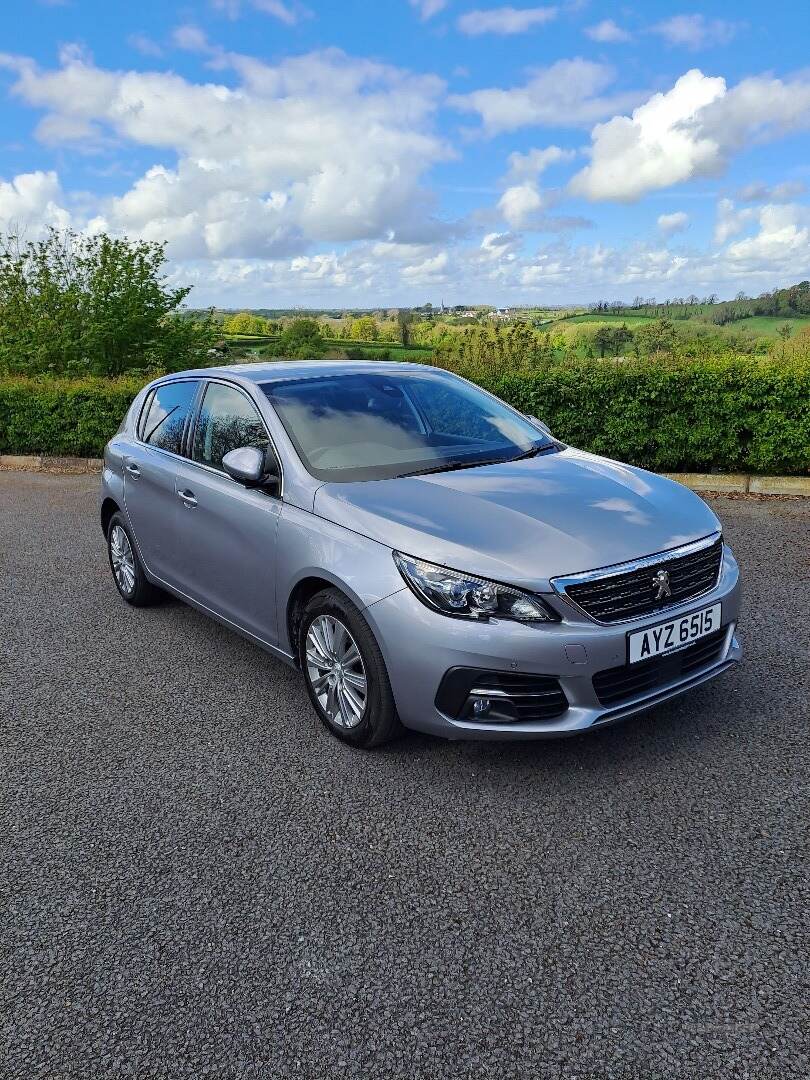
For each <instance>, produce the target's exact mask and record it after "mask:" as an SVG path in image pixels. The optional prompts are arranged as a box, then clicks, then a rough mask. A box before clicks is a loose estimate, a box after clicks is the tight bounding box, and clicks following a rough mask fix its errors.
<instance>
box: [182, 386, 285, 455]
mask: <svg viewBox="0 0 810 1080" xmlns="http://www.w3.org/2000/svg"><path fill="white" fill-rule="evenodd" d="M240 446H256V447H258V448H259V449H260V450H264V449H266V448H267V446H269V440H268V438H267V432H266V431H265V427H264V424H263V423H262V420H261V417H260V416H259V414H258V412H257V410H256V408H255V407H254V406H253V405H252V404H251V403H250V401H248V399H247V398H246V397H245V395H244V394H243V393H241V391H239V390H235V389H234V388H233V387H231V386H225V385H223V384H222V383H209V384H208V386H207V388H206V391H205V397H204V398H203V402H202V406H201V408H200V415H199V417H198V418H197V424H196V426H195V428H194V446H193V448H192V455H191V456H192V458H193V460H194V461H199V462H200V463H201V464H203V465H210V467H211V468H212V469H221V468H222V459H223V457H224V456H225V455H226V454H227V453H228V452H229V451H230V450H237V449H238V448H239V447H240Z"/></svg>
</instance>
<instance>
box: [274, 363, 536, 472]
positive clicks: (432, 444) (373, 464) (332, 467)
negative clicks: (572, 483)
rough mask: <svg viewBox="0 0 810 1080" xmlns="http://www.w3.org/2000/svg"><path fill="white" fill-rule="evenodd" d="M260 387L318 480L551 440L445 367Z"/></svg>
mask: <svg viewBox="0 0 810 1080" xmlns="http://www.w3.org/2000/svg"><path fill="white" fill-rule="evenodd" d="M262 389H263V390H264V392H265V393H266V394H267V396H268V397H269V398H270V400H271V401H272V403H273V405H274V407H275V409H276V411H277V412H278V415H279V417H280V418H281V422H282V423H283V424H284V427H285V428H286V430H287V433H288V434H289V436H290V438H291V439H292V441H293V443H294V444H295V447H296V449H297V450H298V452H299V454H300V455H301V457H302V459H303V461H304V464H305V465H306V467H307V468H308V469H309V471H310V472H311V473H312V474H313V475H314V476H317V477H318V478H319V479H321V480H339V481H353V480H381V479H386V478H391V477H395V476H405V475H408V474H413V473H418V472H426V471H438V470H440V469H444V468H460V467H463V466H466V465H476V464H482V463H484V462H492V461H498V462H500V461H509V460H512V459H514V458H516V457H520V456H521V455H522V454H526V453H528V452H530V451H532V450H533V449H535V448H539V447H542V446H549V447H550V446H551V445H552V444H551V442H550V440H548V439H546V438H545V437H544V436H543V435H542V434H541V433H540V432H538V430H537V428H535V427H534V426H532V425H530V424H529V423H527V422H526V421H525V420H523V418H522V417H521V416H519V415H518V414H516V413H515V412H513V411H512V409H509V408H508V407H507V406H506V405H503V404H502V403H501V402H499V401H498V400H497V399H496V398H492V397H489V395H487V394H485V393H483V391H481V390H479V389H478V387H476V386H471V385H469V384H468V383H465V382H463V381H462V380H461V379H457V378H454V377H453V376H452V375H447V374H445V373H443V372H432V373H428V372H426V373H425V374H422V373H421V372H419V373H416V372H414V373H407V374H406V373H404V372H403V373H402V374H400V373H391V374H386V373H380V374H377V373H376V372H368V373H365V372H364V373H351V374H349V373H347V374H345V375H330V376H322V377H315V378H311V379H297V380H279V381H278V382H274V383H265V384H263V385H262Z"/></svg>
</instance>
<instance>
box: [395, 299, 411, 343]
mask: <svg viewBox="0 0 810 1080" xmlns="http://www.w3.org/2000/svg"><path fill="white" fill-rule="evenodd" d="M412 322H413V313H412V312H411V311H408V309H407V308H398V309H397V326H398V327H399V340H400V341H401V342H402V344H403V345H404V346H405V347H406V348H407V347H408V345H410V343H411V323H412Z"/></svg>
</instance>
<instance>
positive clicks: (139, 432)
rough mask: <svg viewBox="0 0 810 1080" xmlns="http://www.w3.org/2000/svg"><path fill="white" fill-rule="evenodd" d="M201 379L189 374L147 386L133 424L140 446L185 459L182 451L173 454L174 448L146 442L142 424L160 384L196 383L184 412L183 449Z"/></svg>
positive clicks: (181, 446) (182, 448) (183, 448)
mask: <svg viewBox="0 0 810 1080" xmlns="http://www.w3.org/2000/svg"><path fill="white" fill-rule="evenodd" d="M202 381H203V379H202V376H200V375H194V376H191V375H190V376H189V377H188V378H185V379H166V380H164V381H162V382H159V383H154V384H153V385H152V386H150V387H149V393H148V394H147V395H146V397H145V398H144V402H143V405H142V406H141V412H140V416H139V417H138V423H137V424H136V426H135V439H136V441H137V442H139V443H140V444H141V446H148V447H149V449H150V450H154V451H156V452H157V453H158V454H168V455H169V457H177V458H181V459H183V460H185V457H184V454H183V453H180V454H175V452H174V450H166V449H164V448H163V447H162V446H155V445H154V444H153V443H150V442H147V441H146V440H145V439H144V438H143V425H144V422H145V420H146V418H147V417H148V415H149V409H151V407H152V401H153V400H154V397H155V394H156V393H157V392H158V390H160V388H161V387H162V386H174V384H175V383H183V382H194V383H197V384H198V385H197V390H196V391H195V393H194V396H193V397H192V399H191V404H190V406H189V410H188V413H187V414H186V419H185V423H184V424H183V434H182V436H181V438H180V448H181V450H185V446H186V438H187V435H188V427H189V419H190V418H191V417H192V416H194V415H195V410H196V408H197V396H198V394H199V392H200V388H199V384H200V383H201V382H202Z"/></svg>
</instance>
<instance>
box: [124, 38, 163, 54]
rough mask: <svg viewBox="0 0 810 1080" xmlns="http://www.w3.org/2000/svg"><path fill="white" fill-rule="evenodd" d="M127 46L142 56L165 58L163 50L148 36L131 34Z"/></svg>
mask: <svg viewBox="0 0 810 1080" xmlns="http://www.w3.org/2000/svg"><path fill="white" fill-rule="evenodd" d="M127 44H128V45H131V46H132V48H133V49H135V50H136V51H137V52H139V53H141V55H142V56H153V57H154V56H163V48H162V46H160V45H159V44H158V43H157V42H156V41H153V40H152V38H150V37H149V36H148V34H130V35H129V37H128V38H127Z"/></svg>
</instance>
